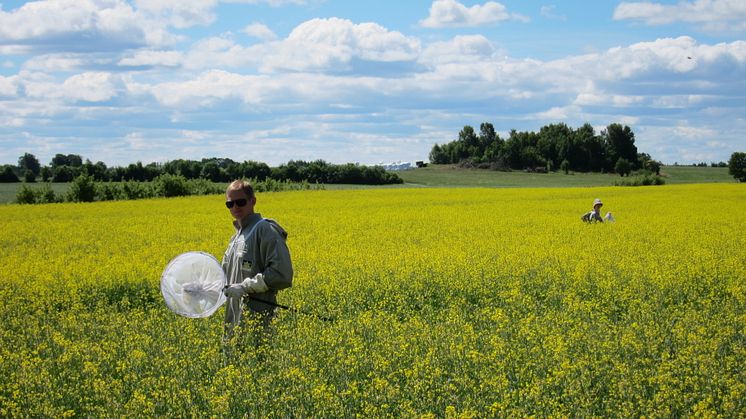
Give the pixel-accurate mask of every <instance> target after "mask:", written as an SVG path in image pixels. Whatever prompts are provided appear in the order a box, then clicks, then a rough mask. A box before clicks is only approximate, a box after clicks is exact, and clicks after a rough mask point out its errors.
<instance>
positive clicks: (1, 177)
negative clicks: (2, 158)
mask: <svg viewBox="0 0 746 419" xmlns="http://www.w3.org/2000/svg"><path fill="white" fill-rule="evenodd" d="M20 181H21V180H20V179H18V175H17V174H16V172H15V170H13V166H11V165H9V164H6V165H4V166H3V167H2V169H0V182H2V183H11V182H20Z"/></svg>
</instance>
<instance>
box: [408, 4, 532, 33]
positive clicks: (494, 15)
mask: <svg viewBox="0 0 746 419" xmlns="http://www.w3.org/2000/svg"><path fill="white" fill-rule="evenodd" d="M507 20H518V21H523V22H526V21H528V18H527V17H525V16H522V15H520V14H517V13H508V10H507V8H506V7H505V6H504V5H503V4H501V3H497V2H494V1H488V2H486V3H485V4H483V5H479V4H477V5H474V6H471V7H466V6H464V5H463V4H461V3H459V2H458V1H456V0H435V1H433V3H432V5H431V6H430V15H429V16H428V17H427V18H426V19H425V20H423V21H421V22H420V25H422V26H423V27H426V28H447V27H471V26H481V25H489V24H493V23H498V22H504V21H507Z"/></svg>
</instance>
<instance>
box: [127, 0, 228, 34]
mask: <svg viewBox="0 0 746 419" xmlns="http://www.w3.org/2000/svg"><path fill="white" fill-rule="evenodd" d="M217 3H218V1H217V0H137V1H135V4H136V5H137V9H138V11H140V12H141V13H143V14H145V15H147V16H149V17H154V18H158V19H164V20H165V21H167V22H168V24H169V25H171V26H173V27H175V28H180V29H183V28H188V27H191V26H194V25H207V24H210V23H212V22H214V21H215V15H214V14H213V13H212V10H213V9H214V8H215V6H216V5H217Z"/></svg>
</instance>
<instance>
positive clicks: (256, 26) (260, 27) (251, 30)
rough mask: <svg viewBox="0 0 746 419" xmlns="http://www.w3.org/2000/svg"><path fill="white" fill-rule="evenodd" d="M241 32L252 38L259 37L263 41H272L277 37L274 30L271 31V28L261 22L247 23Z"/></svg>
mask: <svg viewBox="0 0 746 419" xmlns="http://www.w3.org/2000/svg"><path fill="white" fill-rule="evenodd" d="M243 32H244V33H245V34H246V35H249V36H251V37H254V38H259V39H262V40H265V41H274V40H276V39H277V35H275V33H274V32H272V29H270V28H269V27H267V25H265V24H263V23H258V22H254V23H251V24H249V25H247V26H246V27H245V28H244V29H243Z"/></svg>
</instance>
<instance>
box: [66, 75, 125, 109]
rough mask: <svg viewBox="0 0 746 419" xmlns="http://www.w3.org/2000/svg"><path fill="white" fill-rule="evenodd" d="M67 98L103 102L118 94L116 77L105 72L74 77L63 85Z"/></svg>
mask: <svg viewBox="0 0 746 419" xmlns="http://www.w3.org/2000/svg"><path fill="white" fill-rule="evenodd" d="M62 87H63V89H64V92H65V96H66V98H68V99H72V100H82V101H88V102H103V101H107V100H110V99H112V98H113V97H114V96H116V94H117V89H116V87H115V80H114V77H113V76H112V75H111V74H109V73H104V72H96V73H93V72H89V73H82V74H78V75H75V76H72V77H70V78H68V79H67V80H65V82H64V83H63V85H62Z"/></svg>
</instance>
